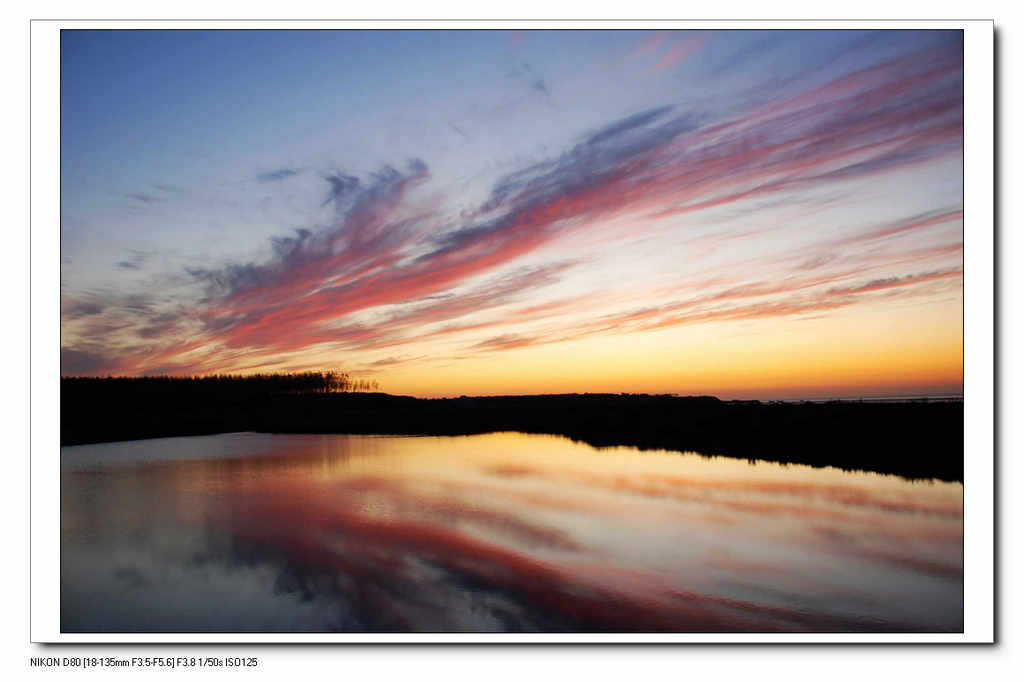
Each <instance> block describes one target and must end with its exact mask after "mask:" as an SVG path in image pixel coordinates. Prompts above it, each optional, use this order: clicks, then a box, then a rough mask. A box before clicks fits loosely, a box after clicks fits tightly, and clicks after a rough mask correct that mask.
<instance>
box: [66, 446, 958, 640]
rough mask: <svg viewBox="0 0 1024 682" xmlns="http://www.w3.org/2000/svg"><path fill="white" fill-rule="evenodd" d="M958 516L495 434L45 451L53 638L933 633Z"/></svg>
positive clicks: (722, 468) (834, 485)
mask: <svg viewBox="0 0 1024 682" xmlns="http://www.w3.org/2000/svg"><path fill="white" fill-rule="evenodd" d="M962 510H963V486H962V485H961V484H959V483H955V484H954V483H943V482H936V481H918V482H912V481H907V480H905V479H902V478H898V477H894V476H880V475H875V474H869V473H862V472H856V473H854V472H844V471H839V470H834V469H812V468H809V467H804V466H785V465H778V464H770V463H756V464H752V463H748V462H746V461H743V460H736V459H728V458H721V457H715V458H709V457H702V456H699V455H695V454H680V453H673V452H663V451H657V452H655V451H649V452H641V451H638V450H636V449H633V448H614V449H602V450H596V449H594V448H591V447H589V446H586V445H582V444H578V443H574V442H572V441H570V440H568V439H565V438H561V437H554V436H540V435H524V434H518V433H497V434H487V435H481V436H461V437H391V436H347V435H297V436H296V435H266V434H249V433H246V434H225V435H219V436H207V437H196V438H173V439H160V440H151V441H135V442H127V443H112V444H103V445H90V446H76V447H66V448H63V449H62V478H61V550H62V552H61V561H62V563H61V618H62V630H64V631H69V632H71V631H78V632H82V631H85V632H88V631H122V632H139V631H141V632H147V631H150V632H169V631H179V632H180V631H187V632H201V631H219V632H240V631H268V632H279V631H296V632H309V631H313V632H317V631H376V632H380V631H383V632H405V631H419V632H438V631H446V632H447V631H487V632H492V631H556V632H571V631H622V632H626V631H640V632H654V631H676V632H735V631H739V632H804V631H815V632H855V631H867V632H884V631H920V632H927V631H947V632H948V631H954V632H955V631H961V630H962V629H963V517H962Z"/></svg>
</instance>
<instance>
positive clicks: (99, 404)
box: [61, 378, 984, 481]
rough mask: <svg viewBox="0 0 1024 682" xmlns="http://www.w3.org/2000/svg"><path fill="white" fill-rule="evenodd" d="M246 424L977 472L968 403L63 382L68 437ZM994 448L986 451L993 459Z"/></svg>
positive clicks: (72, 441) (195, 431) (96, 439)
mask: <svg viewBox="0 0 1024 682" xmlns="http://www.w3.org/2000/svg"><path fill="white" fill-rule="evenodd" d="M235 431H258V432H264V433H351V434H395V435H435V436H449V435H463V434H474V433H487V432H492V431H521V432H524V433H546V434H555V435H563V436H567V437H569V438H571V439H573V440H576V441H582V442H584V443H588V444H590V445H594V446H597V447H607V446H617V445H627V446H635V447H639V448H641V449H666V450H681V451H695V452H699V453H701V454H705V455H723V456H728V457H738V458H743V459H751V460H753V459H761V460H769V461H773V462H784V463H794V464H809V465H812V466H833V467H839V468H842V469H851V470H866V471H875V472H879V473H886V474H898V475H901V476H905V477H907V478H921V479H925V478H937V479H941V480H947V481H962V480H963V458H964V451H963V402H923V401H922V402H910V403H857V402H846V401H843V402H827V403H810V402H804V403H776V402H772V403H762V402H757V401H722V400H719V399H718V398H713V397H675V396H652V395H633V394H622V395H615V394H569V395H539V396H506V397H479V398H453V399H419V398H411V397H404V396H394V395H388V394H385V393H354V392H330V391H326V392H322V391H312V392H310V391H303V390H299V391H292V390H286V391H281V390H280V388H279V387H277V388H275V387H272V386H269V385H260V384H258V383H255V382H251V381H250V382H243V383H242V384H238V383H231V382H221V383H216V382H212V381H204V380H189V379H152V380H149V379H98V378H97V379H93V378H65V379H62V380H61V445H78V444H84V443H100V442H109V441H120V440H135V439H140V438H163V437H170V436H193V435H206V434H215V433H228V432H235ZM979 455H980V456H984V453H979Z"/></svg>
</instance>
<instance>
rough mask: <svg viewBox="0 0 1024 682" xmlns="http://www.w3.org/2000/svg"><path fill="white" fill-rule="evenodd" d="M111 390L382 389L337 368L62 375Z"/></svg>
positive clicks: (75, 385) (76, 383) (67, 384)
mask: <svg viewBox="0 0 1024 682" xmlns="http://www.w3.org/2000/svg"><path fill="white" fill-rule="evenodd" d="M76 389H88V390H89V391H90V392H92V391H96V390H101V391H102V390H103V389H109V390H111V391H117V392H123V391H124V390H126V389H127V390H130V391H132V392H137V393H177V392H188V393H195V392H201V393H215V394H225V393H228V394H265V395H281V394H309V393H366V392H376V391H379V390H380V384H378V383H377V382H376V381H371V380H367V379H353V378H352V377H351V376H350V375H349V374H348V373H347V372H339V371H335V370H328V371H311V372H291V373H282V372H272V373H258V374H209V375H203V376H165V375H162V376H138V377H123V376H118V377H115V376H108V377H61V390H62V391H65V390H67V391H75V390H76Z"/></svg>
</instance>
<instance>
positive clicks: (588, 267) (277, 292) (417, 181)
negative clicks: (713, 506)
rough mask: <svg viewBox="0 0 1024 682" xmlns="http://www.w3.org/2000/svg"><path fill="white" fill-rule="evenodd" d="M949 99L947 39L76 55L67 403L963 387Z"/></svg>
mask: <svg viewBox="0 0 1024 682" xmlns="http://www.w3.org/2000/svg"><path fill="white" fill-rule="evenodd" d="M962 70H963V62H962V54H961V37H960V33H959V32H942V31H917V32H913V31H875V32H871V31H63V32H62V43H61V154H62V167H61V261H62V282H61V287H62V288H61V295H62V373H64V374H97V373H98V374H106V373H166V372H171V373H204V372H211V371H257V370H279V369H281V370H292V369H300V368H312V367H322V366H325V365H326V366H332V367H333V366H338V367H341V368H343V369H347V370H349V371H352V372H354V373H356V374H362V375H365V376H366V377H371V376H372V377H373V378H377V379H379V380H380V381H381V383H382V385H383V386H384V388H385V389H386V390H394V391H395V392H409V393H415V394H421V395H438V394H443V393H446V392H451V393H456V394H457V393H461V392H476V393H479V392H492V393H493V392H519V391H526V390H549V389H550V390H555V389H569V388H571V387H572V386H581V387H585V388H602V389H604V390H616V387H618V386H623V385H624V384H629V387H628V388H631V389H633V388H636V389H643V390H651V391H654V390H660V391H662V392H688V391H691V390H692V391H696V390H706V391H710V392H719V393H721V392H722V391H715V387H716V386H719V387H725V389H723V390H727V391H732V392H734V393H737V394H738V393H739V392H743V391H744V390H745V389H742V386H743V385H747V386H749V389H748V390H747V392H748V393H750V392H753V393H755V394H758V395H767V394H769V393H773V392H774V393H775V394H778V393H779V392H786V391H789V392H794V391H796V392H804V393H813V392H815V391H823V390H831V389H835V390H840V389H842V390H843V391H847V390H848V389H856V390H861V391H876V390H881V391H890V390H892V391H895V390H900V391H902V390H913V389H921V390H933V391H945V390H956V389H957V381H958V380H957V379H956V377H957V375H958V372H959V368H961V367H962V342H961V341H959V340H958V339H959V338H960V335H961V330H960V328H959V326H958V323H957V321H956V320H957V319H958V318H959V317H960V312H961V311H962V277H961V275H962V200H961V196H960V195H961V191H962V185H963V178H962V172H961V170H960V166H961V158H962V152H961V147H962V94H960V95H959V97H958V93H962V78H963V73H962ZM741 292H742V295H741ZM908 310H909V311H910V312H908ZM523 311H527V312H525V313H524V312H523ZM773 311H774V312H773ZM911 321H912V322H913V325H912V326H911V327H908V328H907V329H904V326H905V325H910V322H911ZM910 329H919V330H921V331H920V332H919V333H917V334H916V335H915V334H913V333H911V331H910ZM851 330H872V335H871V336H870V337H869V340H873V341H872V343H873V346H872V347H873V348H874V350H875V354H876V355H877V354H878V353H882V354H886V353H888V354H889V355H890V356H892V355H893V354H894V353H896V354H897V355H900V356H901V357H906V358H910V359H911V361H910V362H909V363H904V365H907V366H912V367H911V369H907V368H906V367H904V368H903V369H899V368H897V367H889V366H887V365H886V366H883V365H879V363H878V362H877V361H872V360H871V359H870V358H869V357H864V358H861V359H860V360H856V358H855V357H854V356H857V357H859V355H858V353H850V352H849V349H848V348H844V342H843V341H842V339H844V338H851V337H850V335H851V333H852V332H851ZM908 333H910V334H911V337H912V338H910V339H908V338H907V334H908ZM853 335H854V336H856V334H855V333H854V334H853ZM866 338H867V337H866ZM936 338H940V339H942V340H943V343H942V344H941V345H940V346H936V345H935V343H934V342H933V341H934V339H936ZM929 339H931V340H932V341H929ZM751 343H754V344H755V345H757V346H758V347H760V348H762V349H764V350H765V352H764V353H763V354H762V355H763V356H764V357H761V358H753V357H749V358H746V359H742V358H745V357H746V356H744V354H743V353H744V351H743V348H746V347H749V345H750V344H751ZM787 344H788V345H787ZM804 346H814V347H815V348H817V349H818V350H819V351H820V353H819V355H820V357H818V356H817V355H816V356H815V358H814V359H813V360H809V361H808V362H809V363H810V365H809V367H805V368H803V370H801V369H800V368H799V367H795V366H791V365H792V363H789V362H788V361H786V360H785V355H786V351H785V349H786V348H787V347H788V348H794V347H804ZM861 346H863V341H861V342H858V348H860V347H861ZM829 348H831V349H832V350H831V351H829V352H830V353H832V354H831V355H829V354H828V353H826V352H825V351H824V350H821V349H829ZM772 349H774V350H772ZM719 353H720V354H722V357H718V355H716V354H719ZM773 353H774V355H773ZM821 353H824V354H821ZM708 356H712V357H714V358H715V359H714V360H713V361H711V362H707V363H705V365H704V367H703V369H701V370H700V371H698V370H697V369H693V359H694V358H695V357H708ZM608 357H616V358H619V359H620V361H619V363H618V364H619V367H620V368H621V371H619V372H610V373H609V371H608V370H607V358H608ZM651 358H655V359H656V360H655V361H651V360H650V359H651ZM728 358H732V359H731V360H730V359H728ZM569 360H571V362H569ZM567 363H568V364H567ZM814 363H817V364H814ZM858 363H860V364H858ZM915 363H916V364H915ZM679 365H685V366H688V367H691V369H690V370H688V371H676V372H674V373H672V372H669V374H668V375H666V370H665V368H667V367H675V366H679ZM567 366H571V367H572V371H563V370H561V369H559V368H564V367H567ZM498 367H501V368H503V369H501V370H499V369H496V368H498ZM509 367H516V368H518V369H517V371H512V370H509V369H508V368H509ZM828 367H832V368H838V369H834V372H833V374H832V375H831V376H830V375H829V374H828V372H827V371H826V370H825V368H828ZM524 368H525V369H524ZM716 368H717V369H716ZM911 370H912V371H911ZM595 376H601V377H603V379H594V378H593V377H595ZM864 376H870V377H871V381H868V382H866V383H863V384H862V383H858V382H859V381H860V379H858V377H864ZM470 377H477V378H475V379H474V378H470ZM744 377H746V379H744ZM744 381H746V384H744ZM623 390H626V389H625V388H624V389H623Z"/></svg>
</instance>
